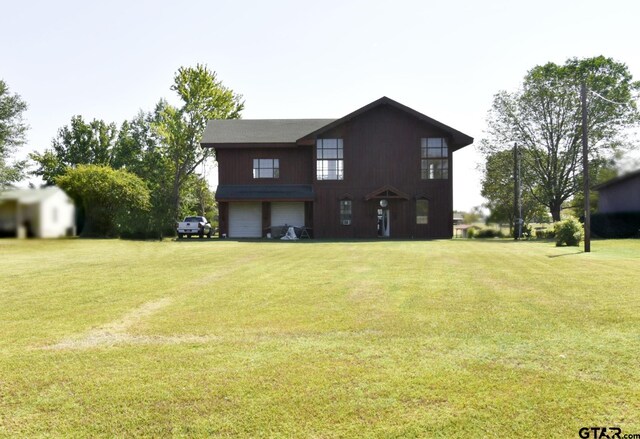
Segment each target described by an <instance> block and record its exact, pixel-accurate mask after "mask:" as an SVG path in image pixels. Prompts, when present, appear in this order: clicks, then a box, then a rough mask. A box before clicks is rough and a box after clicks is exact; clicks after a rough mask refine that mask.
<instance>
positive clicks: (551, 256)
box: [547, 250, 584, 259]
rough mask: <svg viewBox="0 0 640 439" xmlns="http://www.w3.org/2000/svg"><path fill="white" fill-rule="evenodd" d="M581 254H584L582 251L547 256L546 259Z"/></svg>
mask: <svg viewBox="0 0 640 439" xmlns="http://www.w3.org/2000/svg"><path fill="white" fill-rule="evenodd" d="M582 253H584V252H583V251H582V250H580V251H577V252H573V253H564V254H562V255H547V257H548V258H550V259H551V258H559V257H562V256H574V255H581V254H582Z"/></svg>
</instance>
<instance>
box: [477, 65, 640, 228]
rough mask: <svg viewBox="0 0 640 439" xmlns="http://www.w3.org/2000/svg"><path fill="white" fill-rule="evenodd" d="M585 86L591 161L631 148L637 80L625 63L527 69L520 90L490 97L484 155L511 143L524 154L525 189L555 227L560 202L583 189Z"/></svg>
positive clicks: (639, 84)
mask: <svg viewBox="0 0 640 439" xmlns="http://www.w3.org/2000/svg"><path fill="white" fill-rule="evenodd" d="M583 81H584V82H585V83H586V85H587V87H588V89H589V91H590V92H589V95H588V133H589V157H590V159H591V160H593V161H596V162H597V161H599V160H602V159H606V158H607V157H611V156H612V155H613V154H614V153H615V152H616V151H619V150H621V149H624V148H626V147H629V143H628V141H627V139H626V137H625V132H626V129H627V128H630V127H633V126H636V125H637V124H638V121H639V120H640V117H639V113H638V109H637V107H636V102H635V100H636V99H637V96H638V91H639V90H640V82H637V81H634V80H633V78H632V75H631V73H630V72H629V69H628V68H627V66H626V65H625V64H623V63H620V62H617V61H614V60H613V59H611V58H605V57H604V56H598V57H594V58H585V59H577V58H572V59H569V60H567V61H566V62H565V63H564V64H563V65H558V64H555V63H547V64H545V65H542V66H536V67H534V68H533V69H531V70H530V71H529V72H528V73H527V75H526V76H525V78H524V81H523V84H522V87H521V89H520V90H519V91H516V92H513V93H508V92H506V91H501V92H499V93H498V94H496V95H495V96H494V99H493V105H492V108H491V110H490V112H489V116H488V119H487V122H488V136H487V138H486V139H484V140H483V142H482V143H481V151H482V152H483V153H484V154H485V156H489V155H491V154H493V153H495V152H497V151H501V150H504V149H507V148H511V147H512V145H513V143H514V142H517V143H518V145H519V146H520V147H521V148H523V149H524V150H525V151H526V154H524V157H523V163H522V166H523V168H526V169H528V170H529V171H530V172H531V174H532V179H531V180H530V187H529V188H528V189H529V190H530V192H531V193H532V194H533V195H534V196H535V197H537V198H538V200H539V201H540V202H541V203H542V204H544V205H545V206H546V207H547V208H548V209H549V211H550V212H551V215H552V216H553V219H554V221H557V220H559V219H560V211H561V209H562V208H563V206H564V205H565V202H566V201H567V200H570V199H571V198H572V197H573V196H575V195H576V193H578V191H580V190H581V188H580V187H579V183H580V181H579V178H578V175H579V174H580V172H582V166H581V106H580V84H581V83H582V82H583ZM525 183H526V182H525ZM533 184H535V187H533V186H532V185H533Z"/></svg>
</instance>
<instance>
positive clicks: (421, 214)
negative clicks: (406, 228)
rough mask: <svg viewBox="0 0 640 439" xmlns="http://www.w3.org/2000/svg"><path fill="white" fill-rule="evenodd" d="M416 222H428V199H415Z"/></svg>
mask: <svg viewBox="0 0 640 439" xmlns="http://www.w3.org/2000/svg"><path fill="white" fill-rule="evenodd" d="M416 224H429V200H424V199H422V200H416Z"/></svg>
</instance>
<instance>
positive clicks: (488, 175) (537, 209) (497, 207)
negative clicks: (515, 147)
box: [481, 150, 545, 230]
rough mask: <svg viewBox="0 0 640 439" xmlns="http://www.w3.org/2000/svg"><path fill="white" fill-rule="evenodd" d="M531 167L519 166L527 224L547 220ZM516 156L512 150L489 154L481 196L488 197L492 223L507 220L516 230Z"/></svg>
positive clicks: (489, 219) (487, 204) (524, 216)
mask: <svg viewBox="0 0 640 439" xmlns="http://www.w3.org/2000/svg"><path fill="white" fill-rule="evenodd" d="M533 178H534V177H533V175H532V173H531V172H530V170H527V169H522V167H521V169H520V179H521V182H522V183H523V184H522V185H521V202H522V219H523V220H524V222H525V224H528V223H531V222H543V220H544V219H545V210H544V205H542V204H541V203H540V202H539V201H538V200H537V197H536V196H535V194H534V192H533V191H535V190H538V189H537V185H535V184H534V182H532V181H531V180H532V179H533ZM514 186H515V179H514V156H513V151H512V150H505V151H497V152H494V153H492V154H489V155H488V156H487V157H486V162H485V165H484V168H483V175H482V191H481V195H482V196H483V197H485V198H486V199H487V203H486V207H487V208H488V209H489V217H488V218H487V220H488V221H489V222H496V223H508V224H509V227H510V228H511V230H513V227H514V224H515V220H516V219H517V217H516V215H515V196H514V195H515V194H514V191H515V189H514Z"/></svg>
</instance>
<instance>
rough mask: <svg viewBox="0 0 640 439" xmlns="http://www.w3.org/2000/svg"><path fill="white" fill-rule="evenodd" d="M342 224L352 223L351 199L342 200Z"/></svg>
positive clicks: (348, 224)
mask: <svg viewBox="0 0 640 439" xmlns="http://www.w3.org/2000/svg"><path fill="white" fill-rule="evenodd" d="M340 224H342V225H343V226H350V225H351V200H340Z"/></svg>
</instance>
